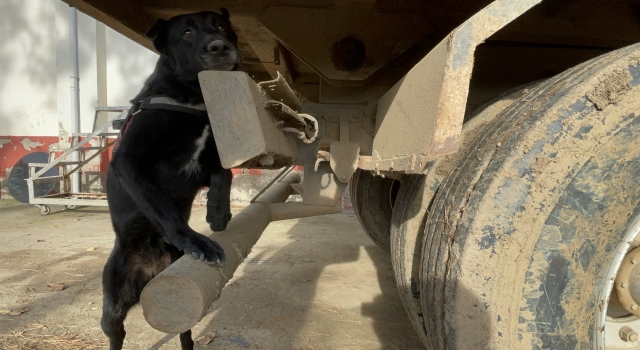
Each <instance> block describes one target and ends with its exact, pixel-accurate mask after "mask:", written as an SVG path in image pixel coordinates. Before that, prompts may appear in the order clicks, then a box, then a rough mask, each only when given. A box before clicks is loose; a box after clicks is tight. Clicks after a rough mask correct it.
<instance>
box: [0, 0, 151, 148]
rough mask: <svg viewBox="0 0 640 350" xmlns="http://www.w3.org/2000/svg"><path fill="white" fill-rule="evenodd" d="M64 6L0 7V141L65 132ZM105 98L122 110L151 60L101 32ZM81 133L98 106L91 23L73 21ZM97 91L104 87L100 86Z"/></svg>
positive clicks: (46, 2)
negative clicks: (104, 58) (76, 35)
mask: <svg viewBox="0 0 640 350" xmlns="http://www.w3.org/2000/svg"><path fill="white" fill-rule="evenodd" d="M68 23H69V21H68V5H67V4H65V3H63V2H62V1H59V0H54V1H51V0H0V30H2V31H1V32H2V33H3V39H2V41H0V135H7V136H14V135H15V136H58V135H59V134H60V133H66V132H68V131H69V130H70V128H71V119H70V88H69V76H70V67H69V44H68V43H69V42H68V33H69V27H68ZM105 36H106V77H107V79H106V92H107V104H108V105H110V106H115V105H127V104H128V100H130V99H131V98H133V97H134V96H135V94H136V93H137V92H138V91H139V90H140V88H141V87H142V84H143V83H144V81H145V79H146V78H147V76H148V75H149V74H150V73H151V72H152V71H153V68H154V67H155V61H156V60H157V55H156V54H155V53H153V52H151V51H149V50H148V49H146V48H144V47H142V46H140V45H138V44H135V43H134V42H132V41H131V40H129V39H127V38H126V37H124V36H122V35H120V34H118V33H116V32H115V31H113V30H112V29H110V28H107V30H106V34H105ZM78 42H79V62H80V108H81V109H80V116H81V131H82V132H90V131H91V128H92V127H93V116H94V111H95V107H96V106H97V105H98V66H97V65H98V59H97V54H96V52H97V43H98V42H99V40H97V38H96V21H95V20H94V19H92V18H90V17H88V16H86V15H84V14H82V13H78ZM103 84H105V83H104V82H103Z"/></svg>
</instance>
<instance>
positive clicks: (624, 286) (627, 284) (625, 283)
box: [620, 282, 629, 288]
mask: <svg viewBox="0 0 640 350" xmlns="http://www.w3.org/2000/svg"><path fill="white" fill-rule="evenodd" d="M620 287H622V288H627V287H629V283H627V282H622V284H621V285H620Z"/></svg>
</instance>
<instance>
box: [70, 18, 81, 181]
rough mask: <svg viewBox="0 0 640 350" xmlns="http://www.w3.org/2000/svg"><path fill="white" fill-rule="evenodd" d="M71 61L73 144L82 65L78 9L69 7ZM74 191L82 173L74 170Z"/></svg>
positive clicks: (77, 124)
mask: <svg viewBox="0 0 640 350" xmlns="http://www.w3.org/2000/svg"><path fill="white" fill-rule="evenodd" d="M69 61H70V64H71V76H70V79H69V80H70V85H71V135H72V142H71V143H72V145H75V144H77V143H78V141H79V137H78V134H79V133H80V65H79V63H78V11H77V10H76V9H75V8H73V7H69ZM71 159H72V160H73V161H76V162H77V161H80V152H79V151H75V152H73V154H72V158H71ZM71 183H72V192H73V193H79V192H80V173H79V172H74V173H73V174H72V177H71Z"/></svg>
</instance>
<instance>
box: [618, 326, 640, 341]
mask: <svg viewBox="0 0 640 350" xmlns="http://www.w3.org/2000/svg"><path fill="white" fill-rule="evenodd" d="M618 335H619V336H620V339H622V340H623V341H626V342H635V341H637V340H638V332H636V331H634V330H633V329H632V328H631V327H629V326H624V327H622V328H620V331H619V332H618Z"/></svg>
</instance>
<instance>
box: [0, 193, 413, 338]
mask: <svg viewBox="0 0 640 350" xmlns="http://www.w3.org/2000/svg"><path fill="white" fill-rule="evenodd" d="M192 218H193V219H192V222H191V223H190V224H191V226H192V227H193V228H194V229H196V230H198V231H200V232H207V231H206V230H207V228H206V223H205V222H204V208H202V207H196V208H194V211H193V215H192ZM113 239H114V235H113V232H112V229H111V224H110V221H109V214H108V212H107V210H106V208H79V209H77V210H74V211H66V210H65V211H63V210H61V208H60V207H57V208H56V207H53V208H52V213H51V214H50V215H48V216H40V215H39V214H38V210H37V209H36V208H35V207H29V206H26V205H22V204H19V203H17V202H15V201H11V200H0V282H1V283H0V348H2V349H7V348H11V347H13V348H15V349H32V348H36V349H40V348H41V349H58V348H60V349H81V348H86V349H93V348H96V349H100V348H105V345H106V341H105V338H104V336H103V335H102V333H101V330H100V327H99V319H100V315H101V306H102V291H101V282H100V276H101V272H102V267H103V265H104V263H105V261H106V259H107V257H108V255H109V253H110V250H111V248H112V246H113ZM51 283H64V284H65V289H64V290H61V291H52V290H50V289H51V288H49V287H48V285H49V284H51ZM10 311H14V312H13V313H14V314H15V313H19V311H23V313H21V314H19V315H15V316H11V315H8V314H6V313H7V312H10ZM125 328H126V330H127V338H126V341H125V348H126V349H179V348H180V346H179V341H178V339H177V337H176V336H175V335H167V334H163V333H160V332H157V331H155V330H153V329H152V328H151V327H150V326H148V325H147V324H146V323H145V321H144V318H143V317H142V309H141V308H140V307H136V308H134V309H133V310H132V311H131V312H130V314H129V317H128V318H127V320H126V321H125ZM205 334H211V335H215V338H214V339H213V341H212V342H211V343H209V344H208V345H196V348H197V349H241V348H242V347H241V346H240V345H238V344H237V343H235V342H232V341H230V340H229V339H228V338H229V337H230V336H231V337H236V338H238V339H241V340H242V341H244V342H246V343H247V344H248V345H249V348H250V349H420V348H422V347H421V345H420V342H419V340H418V338H417V336H416V335H415V333H414V331H413V329H412V328H411V324H410V323H409V321H408V319H407V317H406V315H405V312H404V309H403V307H402V303H401V301H400V298H399V296H398V293H397V291H396V289H395V281H394V278H393V271H392V269H391V264H390V262H389V258H388V257H387V256H385V255H384V254H383V253H382V251H380V250H379V249H378V248H377V247H376V246H375V245H374V244H373V243H372V242H371V241H370V240H369V239H368V238H367V236H366V235H365V234H364V232H363V231H362V229H361V228H360V225H359V223H358V220H357V218H355V217H354V216H353V214H335V215H329V216H321V217H315V218H306V219H300V220H289V221H283V222H276V223H272V224H271V225H270V226H269V227H268V228H267V230H266V231H265V233H264V234H263V236H262V238H261V239H260V241H259V242H258V243H257V244H256V246H255V247H254V248H253V252H252V253H251V255H249V257H248V258H247V260H246V261H245V262H244V263H243V264H242V265H241V266H240V267H239V268H238V270H237V271H236V274H235V276H234V278H233V279H232V280H231V282H230V283H229V284H228V285H227V287H226V288H225V289H224V291H223V294H222V298H221V299H220V300H219V301H217V302H216V303H215V304H214V306H212V308H211V310H210V313H209V315H207V316H206V317H205V318H204V319H203V320H202V321H201V322H200V323H199V324H198V325H197V326H196V327H195V328H194V336H195V337H198V336H201V335H205ZM56 346H59V347H56Z"/></svg>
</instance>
